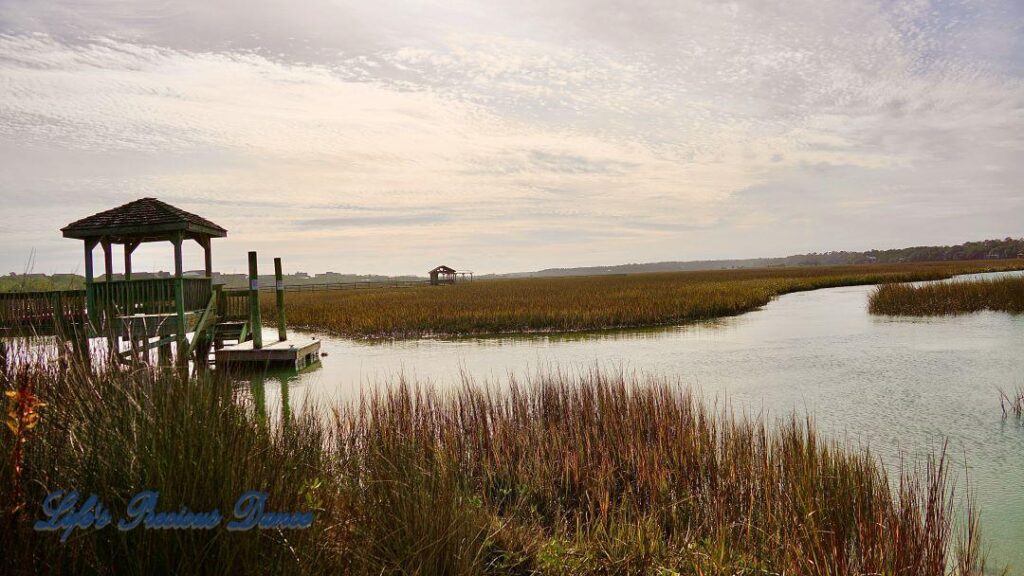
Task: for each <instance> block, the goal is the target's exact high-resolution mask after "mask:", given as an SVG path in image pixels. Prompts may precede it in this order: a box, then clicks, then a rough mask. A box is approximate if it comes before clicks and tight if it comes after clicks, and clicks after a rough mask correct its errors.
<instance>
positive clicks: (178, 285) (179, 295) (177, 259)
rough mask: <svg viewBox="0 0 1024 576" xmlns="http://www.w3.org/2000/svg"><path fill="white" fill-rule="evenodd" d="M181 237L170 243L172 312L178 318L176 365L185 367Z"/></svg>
mask: <svg viewBox="0 0 1024 576" xmlns="http://www.w3.org/2000/svg"><path fill="white" fill-rule="evenodd" d="M182 240H183V239H182V237H181V234H180V233H179V234H178V235H177V236H176V237H175V238H174V239H172V240H171V242H172V243H173V244H174V311H175V313H176V314H177V316H178V333H177V345H178V351H177V354H178V363H179V364H182V365H185V364H186V363H187V362H188V355H187V354H185V348H186V347H187V345H188V340H187V336H188V334H187V333H186V328H185V282H184V281H183V280H182V277H181V275H182V265H181V243H182Z"/></svg>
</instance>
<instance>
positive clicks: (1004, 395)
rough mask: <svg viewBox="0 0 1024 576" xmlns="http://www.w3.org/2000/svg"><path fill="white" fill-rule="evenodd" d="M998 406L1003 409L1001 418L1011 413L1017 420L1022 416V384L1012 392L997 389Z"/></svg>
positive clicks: (1023, 398) (1023, 408) (1023, 406)
mask: <svg viewBox="0 0 1024 576" xmlns="http://www.w3.org/2000/svg"><path fill="white" fill-rule="evenodd" d="M999 407H1000V408H1001V409H1002V411H1003V418H1006V417H1007V416H1009V415H1011V414H1012V415H1013V416H1014V417H1016V418H1017V419H1018V420H1020V419H1022V418H1024V386H1021V387H1018V388H1017V389H1016V390H1014V391H1012V392H1007V391H1005V390H1002V389H1000V390H999Z"/></svg>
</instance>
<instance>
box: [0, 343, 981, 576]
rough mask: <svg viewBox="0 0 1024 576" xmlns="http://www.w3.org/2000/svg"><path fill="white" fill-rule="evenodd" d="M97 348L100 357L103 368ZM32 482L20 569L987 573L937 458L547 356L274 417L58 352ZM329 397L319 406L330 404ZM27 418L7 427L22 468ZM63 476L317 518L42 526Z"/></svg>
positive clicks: (181, 381) (28, 459) (11, 569)
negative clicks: (529, 366)
mask: <svg viewBox="0 0 1024 576" xmlns="http://www.w3.org/2000/svg"><path fill="white" fill-rule="evenodd" d="M98 364H99V362H97V365H98ZM29 383H31V387H32V388H33V390H34V392H35V394H37V395H38V396H39V397H40V398H41V399H42V400H43V401H44V402H46V407H45V408H43V409H41V411H42V418H41V419H40V420H39V422H38V424H37V426H36V427H35V428H34V431H33V432H34V435H33V436H32V438H31V439H30V441H28V442H27V443H26V444H25V445H24V468H23V470H22V473H21V475H20V477H16V475H15V474H13V473H12V471H11V470H10V469H9V467H7V466H0V494H3V495H5V496H8V495H11V494H13V493H15V490H14V488H15V486H14V483H15V482H19V484H20V485H19V486H18V488H20V490H19V491H18V492H19V494H21V495H22V496H21V497H23V498H24V502H25V504H26V507H25V508H23V509H21V510H20V511H18V512H12V511H13V510H15V509H16V508H17V504H16V503H12V502H7V501H6V500H7V499H6V498H5V499H4V500H5V501H4V502H3V507H2V508H0V514H2V516H0V523H2V530H0V572H2V573H4V574H42V573H46V574H114V573H119V574H163V573H189V574H193V573H195V574H198V573H216V574H292V573H303V574H356V575H374V576H376V575H379V574H417V575H433V574H451V575H462V574H467V575H468V574H507V575H512V574H669V573H672V574H686V575H698V574H699V575H710V574H806V575H840V574H893V575H897V574H905V575H908V576H909V575H913V576H941V575H945V574H959V575H969V574H980V573H981V570H982V566H981V564H982V562H981V560H980V558H979V555H978V550H979V549H980V548H979V545H980V543H979V540H978V524H977V518H976V516H975V515H974V514H973V509H972V508H971V506H970V503H968V512H967V520H966V521H965V522H962V523H960V522H958V521H957V518H958V517H959V515H958V514H957V512H956V509H957V506H958V502H959V500H958V499H957V498H956V496H955V495H954V493H953V487H952V486H951V485H950V480H949V478H950V475H949V471H948V466H947V462H946V460H945V459H944V457H943V456H942V455H941V454H940V455H938V456H936V457H934V458H932V459H930V460H929V461H928V462H927V463H926V464H925V465H924V466H923V467H921V468H919V469H915V470H908V471H905V472H904V473H902V474H899V475H898V477H896V478H890V477H888V476H887V474H886V472H885V471H884V469H883V468H882V466H881V465H880V464H879V462H878V460H877V459H876V458H875V457H874V456H873V455H872V454H870V453H869V452H867V451H865V450H863V449H859V448H855V447H852V446H850V445H847V444H842V443H839V442H836V441H832V440H828V439H825V438H823V437H822V436H821V435H819V433H818V432H817V431H816V430H815V428H814V425H813V422H810V421H807V420H804V419H801V418H798V417H795V416H794V417H792V418H790V419H787V420H784V421H781V422H771V423H770V422H766V421H764V420H762V419H754V418H746V417H737V416H734V415H732V414H731V413H729V412H727V411H723V410H719V409H715V408H712V407H710V406H709V405H707V404H706V403H704V402H703V401H701V400H700V399H699V398H698V397H696V396H694V395H691V394H690V393H688V392H686V391H684V389H683V388H681V387H680V386H679V384H678V382H675V381H672V380H669V379H663V378H653V377H643V378H641V377H628V376H625V375H623V374H621V373H608V372H601V371H594V372H591V373H588V374H581V375H574V376H571V375H566V374H563V373H557V372H552V373H544V374H540V375H539V376H537V377H536V378H535V379H534V380H533V381H530V382H523V383H519V384H516V383H513V384H512V385H511V387H509V388H502V389H500V390H498V389H494V388H487V387H485V386H481V385H478V384H477V383H474V382H471V381H468V380H467V381H465V382H464V385H463V387H462V388H461V389H459V390H457V391H454V392H450V393H439V392H436V391H434V390H432V389H429V388H424V387H420V386H417V385H415V384H409V383H405V382H401V381H400V382H397V383H395V384H394V385H392V386H389V387H385V388H382V389H380V390H378V391H375V392H372V393H368V394H367V395H365V396H364V397H363V398H362V399H361V401H359V402H356V403H352V404H346V405H342V406H338V407H336V408H335V409H334V410H333V412H331V414H333V417H332V418H324V417H323V414H324V412H322V410H323V408H322V407H321V408H319V409H318V408H316V407H314V408H313V410H312V411H304V412H298V413H296V412H288V413H286V414H284V415H282V417H281V418H282V419H281V420H280V421H277V422H276V423H275V422H271V423H269V424H268V422H267V420H266V419H265V418H264V417H261V416H260V410H258V409H256V407H254V406H253V405H252V401H251V400H250V397H249V396H248V395H246V394H242V393H241V391H240V390H238V389H237V388H233V387H232V386H230V384H229V382H227V381H224V380H223V379H217V378H215V377H202V378H198V379H197V378H189V377H187V376H184V375H182V374H181V373H178V372H174V371H160V370H156V369H149V368H137V369H133V370H127V369H121V368H117V367H103V366H98V367H94V368H93V369H91V370H88V369H84V368H82V367H76V366H70V365H61V364H59V363H46V362H42V361H40V360H36V359H32V358H30V357H26V356H25V355H24V354H23V353H15V358H14V361H13V362H12V363H11V366H9V367H8V368H7V369H5V370H3V371H2V372H0V388H2V389H3V390H5V391H6V390H11V389H24V388H25V387H26V386H27V385H28V384H29ZM317 410H320V411H317ZM13 449H14V446H13V441H12V435H10V434H6V433H5V434H2V435H0V461H2V462H5V463H6V462H8V461H9V458H10V456H11V454H12V451H13ZM55 489H65V490H68V489H76V490H78V491H79V492H82V493H84V494H89V493H96V494H97V495H98V496H100V498H101V499H102V500H103V501H104V502H105V503H107V505H108V506H109V507H110V508H111V509H112V510H113V511H115V514H116V513H117V512H118V511H121V512H122V513H123V510H124V509H125V505H126V502H127V500H128V498H130V496H131V495H133V494H134V493H136V492H138V491H140V490H144V489H152V490H159V491H160V493H161V502H163V503H165V505H166V506H167V508H166V509H169V510H177V509H178V507H179V506H182V505H185V506H189V507H190V508H191V509H192V510H209V509H211V508H213V507H218V508H219V509H221V510H230V509H231V505H232V502H233V501H234V499H235V498H237V496H238V495H239V494H240V493H242V492H243V491H246V490H264V491H266V492H268V493H269V494H270V504H271V506H272V507H273V508H274V509H275V510H291V511H299V510H311V511H314V512H315V513H316V520H315V521H314V524H313V527H312V528H310V529H309V530H296V531H262V532H261V531H251V532H227V531H224V530H223V528H219V529H214V530H213V531H212V532H206V531H187V530H186V531H179V530H169V531H167V530H143V529H137V530H134V531H131V532H121V531H118V530H116V529H115V528H113V527H112V526H111V527H107V528H104V529H101V530H82V531H77V532H76V533H75V534H74V535H73V536H72V537H71V538H70V539H69V540H68V542H67V543H65V544H61V543H60V542H59V540H58V538H59V537H58V536H57V535H56V534H50V533H47V534H42V533H38V532H34V531H33V530H32V528H31V526H32V522H33V521H34V520H35V519H36V518H38V517H39V516H40V515H41V514H40V512H39V503H40V502H41V500H42V498H43V496H44V495H45V494H46V493H48V492H49V491H51V490H55Z"/></svg>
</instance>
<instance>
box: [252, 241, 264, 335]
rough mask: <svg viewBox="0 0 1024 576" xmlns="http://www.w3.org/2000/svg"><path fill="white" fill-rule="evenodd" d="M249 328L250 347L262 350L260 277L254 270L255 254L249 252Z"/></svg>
mask: <svg viewBox="0 0 1024 576" xmlns="http://www.w3.org/2000/svg"><path fill="white" fill-rule="evenodd" d="M249 326H250V330H251V331H252V347H253V349H254V350H259V349H260V348H263V329H262V327H263V322H262V321H261V319H260V277H259V274H258V272H257V270H256V252H249Z"/></svg>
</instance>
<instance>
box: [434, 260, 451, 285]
mask: <svg viewBox="0 0 1024 576" xmlns="http://www.w3.org/2000/svg"><path fill="white" fill-rule="evenodd" d="M455 274H456V272H455V269H454V268H450V267H448V266H445V265H443V264H442V265H441V266H438V267H437V268H434V269H433V270H431V271H430V283H431V284H433V285H434V286H437V285H438V284H454V283H455Z"/></svg>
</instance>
